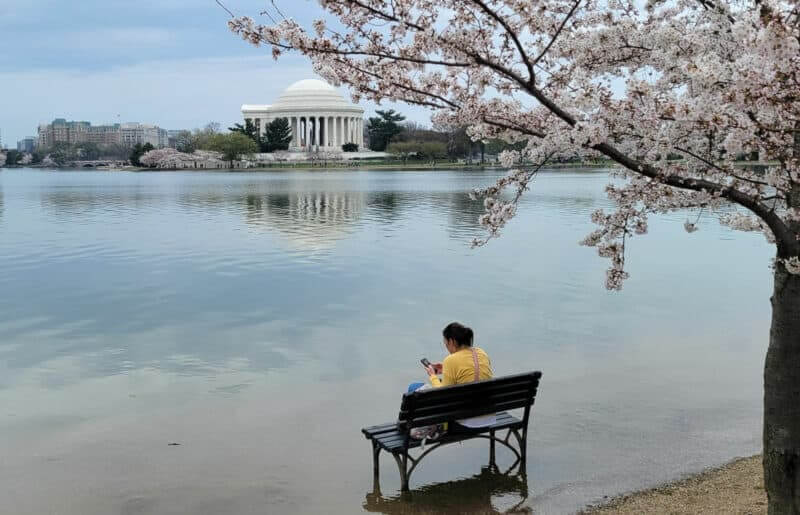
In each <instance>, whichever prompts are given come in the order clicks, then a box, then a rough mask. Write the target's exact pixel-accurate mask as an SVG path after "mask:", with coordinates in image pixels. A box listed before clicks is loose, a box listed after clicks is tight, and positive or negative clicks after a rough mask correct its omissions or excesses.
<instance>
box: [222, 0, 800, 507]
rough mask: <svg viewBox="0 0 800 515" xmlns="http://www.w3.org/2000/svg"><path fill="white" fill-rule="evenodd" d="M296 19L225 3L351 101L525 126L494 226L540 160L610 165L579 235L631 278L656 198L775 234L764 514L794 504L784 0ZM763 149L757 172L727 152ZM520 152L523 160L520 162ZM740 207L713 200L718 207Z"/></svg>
mask: <svg viewBox="0 0 800 515" xmlns="http://www.w3.org/2000/svg"><path fill="white" fill-rule="evenodd" d="M319 4H320V6H321V8H322V9H323V10H324V11H326V12H327V13H328V15H329V16H328V20H330V21H325V20H318V21H315V22H314V23H313V25H312V26H310V27H303V26H301V25H300V24H298V23H297V22H295V21H294V20H292V19H288V18H285V17H283V15H282V13H281V11H280V8H279V6H276V5H277V4H275V2H274V1H273V2H272V3H271V5H272V7H269V8H268V10H267V11H265V12H263V13H262V15H264V16H265V18H264V24H260V23H258V22H256V21H255V20H254V19H252V18H249V17H233V18H232V19H231V20H230V22H229V26H230V28H231V30H233V31H234V32H235V33H237V34H239V35H240V36H241V37H242V38H244V39H245V40H246V41H248V42H250V43H253V44H255V45H265V46H268V47H269V48H271V51H272V55H273V56H274V57H275V58H276V59H277V58H279V57H280V56H281V55H282V54H284V53H286V52H291V51H294V52H299V53H301V54H303V55H305V56H307V57H308V58H309V59H310V60H311V62H312V63H313V66H314V70H315V71H316V72H317V73H318V74H319V75H321V76H322V77H324V78H325V79H327V80H328V81H330V82H332V83H334V84H336V85H342V84H343V85H346V86H348V87H349V88H350V90H351V92H352V95H353V97H354V100H356V101H358V100H359V99H362V98H364V99H368V100H371V101H374V102H380V101H383V100H389V101H400V102H406V103H409V104H415V105H420V106H427V107H429V108H430V109H431V110H432V111H433V113H434V114H433V121H434V123H436V124H440V125H444V126H452V127H458V126H467V127H469V135H470V137H471V138H473V140H484V141H485V140H488V139H494V138H499V139H503V140H505V141H507V142H510V143H518V142H526V145H525V147H524V148H523V149H522V150H521V151H507V152H504V153H503V154H502V156H501V160H502V162H503V163H504V165H506V166H507V167H508V168H509V169H510V171H509V173H508V174H507V175H506V176H504V177H503V178H501V179H500V180H499V181H498V182H497V184H495V185H493V186H491V187H489V188H485V189H482V190H476V191H475V192H474V194H475V195H476V196H479V197H482V198H483V199H484V206H485V208H486V212H485V214H483V215H482V216H481V219H480V222H481V224H482V225H483V226H484V227H485V228H486V231H487V232H486V237H485V238H483V239H482V240H478V241H475V244H476V245H481V244H484V243H486V241H487V240H489V239H491V238H493V237H496V236H498V235H499V234H500V232H501V230H502V229H503V228H504V227H505V225H506V224H507V223H508V222H509V220H510V219H511V218H512V217H513V216H514V213H515V212H516V209H517V203H518V201H519V199H520V197H521V196H522V195H523V194H524V192H525V191H526V190H527V189H528V188H529V187H530V185H531V181H532V180H533V179H534V177H535V176H536V173H537V172H538V171H539V170H540V169H541V168H542V167H544V166H546V165H547V163H548V162H550V161H552V160H554V159H557V158H561V157H573V156H575V155H586V156H590V157H591V156H595V157H598V156H599V157H604V158H607V159H610V160H612V161H614V162H615V163H617V164H618V165H619V171H618V172H616V175H617V176H618V177H620V178H621V179H624V180H623V181H615V182H614V184H613V185H609V186H608V187H607V188H606V190H607V193H608V195H609V197H610V198H611V199H612V200H613V201H614V203H615V206H616V208H615V209H614V210H613V211H612V212H606V211H602V210H601V211H597V212H595V213H594V214H593V215H592V221H593V222H594V223H595V224H597V229H596V230H595V231H593V232H592V233H591V234H589V235H588V236H587V237H586V239H585V240H584V241H583V242H582V243H583V244H584V245H588V246H592V247H596V248H597V251H598V253H599V254H600V256H602V257H605V258H608V259H609V260H610V267H609V269H608V271H607V275H606V286H607V287H608V288H610V289H613V290H619V289H620V288H621V287H622V284H623V281H624V280H625V279H627V278H628V274H627V272H626V271H625V242H626V241H627V240H628V239H630V238H632V237H636V236H640V235H643V234H645V233H647V232H648V217H649V216H651V215H653V214H659V213H665V212H669V211H675V210H681V211H687V210H688V211H689V213H690V214H689V216H690V217H691V218H690V220H687V222H686V224H685V228H686V230H687V231H688V232H694V231H695V230H697V228H698V225H697V223H696V222H693V221H691V220H696V219H697V218H699V217H697V216H696V215H697V213H698V212H700V211H701V210H702V211H703V212H705V213H727V214H721V215H720V219H721V221H722V223H724V224H726V225H728V226H730V227H732V228H734V229H739V230H744V231H758V232H761V233H763V234H764V236H765V237H766V238H767V239H768V240H769V241H770V242H771V243H773V244H774V245H775V249H776V255H775V259H774V262H773V266H774V294H773V296H772V307H773V314H772V329H771V331H770V336H769V346H768V349H767V357H766V364H765V369H764V432H763V444H764V470H765V478H766V481H765V482H766V488H767V492H768V494H769V511H770V513H794V514H798V513H800V393H798V392H800V241H798V235H800V162H799V161H798V158H800V13H798V9H797V7H796V6H795V3H794V2H790V1H788V0H787V1H778V0H729V1H725V0H670V1H659V0H602V1H601V0H539V1H531V0H319ZM753 152H758V155H759V158H760V160H761V161H765V162H768V163H769V164H768V166H767V168H766V170H765V171H755V170H753V169H749V168H745V167H741V166H737V163H736V159H737V157H738V156H740V155H742V154H750V153H753ZM520 163H523V165H520ZM730 205H733V206H735V209H733V210H731V209H725V210H721V209H720V208H722V207H723V206H730Z"/></svg>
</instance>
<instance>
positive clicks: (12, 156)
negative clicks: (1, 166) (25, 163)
mask: <svg viewBox="0 0 800 515" xmlns="http://www.w3.org/2000/svg"><path fill="white" fill-rule="evenodd" d="M21 160H22V152H20V151H18V150H9V151H8V153H7V154H6V166H15V165H17V164H19V162H20V161H21Z"/></svg>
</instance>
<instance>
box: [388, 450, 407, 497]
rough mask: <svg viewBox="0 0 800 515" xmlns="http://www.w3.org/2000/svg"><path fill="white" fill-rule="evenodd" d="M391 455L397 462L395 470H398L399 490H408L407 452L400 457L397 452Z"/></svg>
mask: <svg viewBox="0 0 800 515" xmlns="http://www.w3.org/2000/svg"><path fill="white" fill-rule="evenodd" d="M392 456H393V457H394V461H396V462H397V470H399V471H400V491H401V492H408V452H405V453H403V456H402V457H400V456H399V455H398V454H392Z"/></svg>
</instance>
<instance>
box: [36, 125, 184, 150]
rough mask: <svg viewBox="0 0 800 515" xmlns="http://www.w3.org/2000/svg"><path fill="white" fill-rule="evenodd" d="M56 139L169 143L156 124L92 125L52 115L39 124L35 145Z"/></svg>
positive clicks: (112, 143)
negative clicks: (49, 118) (52, 116)
mask: <svg viewBox="0 0 800 515" xmlns="http://www.w3.org/2000/svg"><path fill="white" fill-rule="evenodd" d="M56 143H69V144H76V143H95V144H97V145H124V146H128V147H132V146H134V145H136V144H137V143H141V144H145V143H150V144H151V145H153V146H154V147H156V148H162V147H166V146H167V144H168V143H169V141H168V138H167V131H165V130H164V129H161V128H159V127H158V126H156V125H150V124H142V123H123V124H119V123H115V124H114V125H92V124H91V123H89V122H84V121H67V120H65V119H64V118H56V119H55V120H53V122H52V123H49V124H46V125H40V126H39V146H40V147H43V148H49V147H51V146H53V145H54V144H56Z"/></svg>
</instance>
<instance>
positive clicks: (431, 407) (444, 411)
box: [398, 372, 542, 429]
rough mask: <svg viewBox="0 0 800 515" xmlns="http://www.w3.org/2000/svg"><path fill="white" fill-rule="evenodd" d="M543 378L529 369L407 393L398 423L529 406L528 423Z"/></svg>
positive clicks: (424, 423)
mask: <svg viewBox="0 0 800 515" xmlns="http://www.w3.org/2000/svg"><path fill="white" fill-rule="evenodd" d="M541 377H542V373H541V372H527V373H524V374H516V375H512V376H504V377H498V378H496V379H489V380H486V381H479V382H477V383H469V384H459V385H454V386H444V387H441V388H431V389H427V390H422V391H419V390H418V391H415V392H411V393H406V394H404V395H403V402H402V403H401V404H400V415H399V416H398V422H399V423H400V424H401V425H403V426H405V427H406V428H408V429H410V428H412V427H419V426H427V425H430V424H439V423H442V422H452V421H454V420H460V419H463V418H470V417H478V416H481V415H488V414H491V413H496V412H498V411H506V410H511V409H517V408H525V415H524V417H525V423H526V424H527V422H528V413H529V411H530V407H531V405H533V401H534V399H535V398H536V390H537V389H538V387H539V379H540V378H541Z"/></svg>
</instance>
